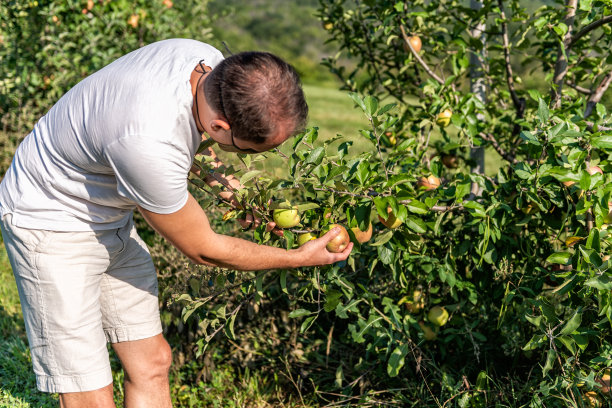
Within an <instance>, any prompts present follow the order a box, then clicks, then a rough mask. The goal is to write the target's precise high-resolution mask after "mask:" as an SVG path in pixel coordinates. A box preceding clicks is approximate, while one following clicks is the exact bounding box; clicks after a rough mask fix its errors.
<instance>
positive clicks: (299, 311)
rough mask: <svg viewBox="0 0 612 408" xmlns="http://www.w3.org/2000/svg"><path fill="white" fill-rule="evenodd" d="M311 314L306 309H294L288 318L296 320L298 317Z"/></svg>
mask: <svg viewBox="0 0 612 408" xmlns="http://www.w3.org/2000/svg"><path fill="white" fill-rule="evenodd" d="M311 314H313V312H311V311H310V310H306V309H296V310H294V311H293V312H291V313H289V317H290V318H292V319H296V318H298V317H303V316H308V315H311Z"/></svg>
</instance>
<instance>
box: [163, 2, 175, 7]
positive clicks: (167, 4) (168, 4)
mask: <svg viewBox="0 0 612 408" xmlns="http://www.w3.org/2000/svg"><path fill="white" fill-rule="evenodd" d="M162 4H163V5H164V6H166V7H167V8H172V6H173V5H174V3H172V0H164V1H162Z"/></svg>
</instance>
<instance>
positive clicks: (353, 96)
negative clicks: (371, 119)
mask: <svg viewBox="0 0 612 408" xmlns="http://www.w3.org/2000/svg"><path fill="white" fill-rule="evenodd" d="M349 96H350V97H351V99H352V100H353V101H355V103H356V104H357V106H359V107H360V108H361V109H362V110H363V111H364V112H367V109H366V106H365V104H364V103H363V99H361V97H360V96H359V95H358V94H356V93H355V92H349Z"/></svg>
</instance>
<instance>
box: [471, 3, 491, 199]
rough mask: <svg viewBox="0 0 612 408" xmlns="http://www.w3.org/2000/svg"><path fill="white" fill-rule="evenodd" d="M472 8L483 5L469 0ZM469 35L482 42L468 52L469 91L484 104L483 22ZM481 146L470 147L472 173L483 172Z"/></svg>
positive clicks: (477, 192)
mask: <svg viewBox="0 0 612 408" xmlns="http://www.w3.org/2000/svg"><path fill="white" fill-rule="evenodd" d="M470 7H471V8H472V10H480V9H481V8H482V7H483V1H482V0H470ZM470 35H471V36H472V37H474V38H477V39H478V40H480V42H481V43H482V49H480V50H473V51H472V54H470V91H471V92H472V93H473V94H474V95H476V97H477V98H478V99H479V100H480V101H481V102H482V103H483V104H484V103H486V101H487V84H486V80H485V76H484V72H483V70H484V68H485V67H484V62H485V58H486V55H487V50H486V37H485V23H484V22H479V23H478V24H477V25H476V26H475V27H474V28H473V29H472V30H471V31H470ZM477 118H478V120H484V115H483V114H478V116H477ZM484 153H485V152H484V149H483V148H482V147H481V146H475V147H472V148H471V149H470V158H471V159H472V161H473V162H474V164H473V167H472V169H471V170H472V173H476V174H484V171H485V154H484ZM471 193H472V194H471V195H472V196H480V195H481V193H482V191H481V188H480V186H479V185H478V184H476V183H472V188H471Z"/></svg>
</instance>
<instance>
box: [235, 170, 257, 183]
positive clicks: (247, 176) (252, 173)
mask: <svg viewBox="0 0 612 408" xmlns="http://www.w3.org/2000/svg"><path fill="white" fill-rule="evenodd" d="M260 173H261V170H251V171H249V172H246V173H244V174H243V175H242V177H240V184H242V185H243V186H244V185H245V184H246V183H247V182H248V181H249V180H251V179H253V178H254V177H257V176H258V175H259V174H260Z"/></svg>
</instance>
